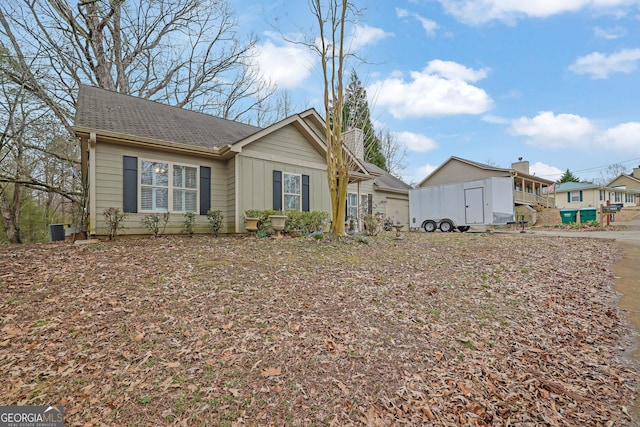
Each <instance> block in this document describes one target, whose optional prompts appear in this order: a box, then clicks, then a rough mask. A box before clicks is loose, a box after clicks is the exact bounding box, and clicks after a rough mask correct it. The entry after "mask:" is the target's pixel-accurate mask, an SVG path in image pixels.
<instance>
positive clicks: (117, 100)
mask: <svg viewBox="0 0 640 427" xmlns="http://www.w3.org/2000/svg"><path fill="white" fill-rule="evenodd" d="M74 129H75V131H76V135H77V136H78V137H79V138H80V142H81V148H82V174H83V180H84V182H85V185H87V187H88V190H89V191H88V198H89V203H88V207H89V230H88V231H89V234H91V235H106V234H107V230H106V226H105V224H104V218H103V212H104V211H105V209H107V208H110V207H114V208H120V209H122V210H123V211H125V212H127V214H128V217H127V219H126V220H125V222H124V228H123V230H122V234H147V233H148V231H147V230H146V229H145V228H144V227H143V226H142V225H141V223H140V220H141V219H142V218H143V217H144V215H146V214H150V213H158V212H170V219H169V224H168V227H167V230H166V233H180V231H181V230H182V226H183V223H184V213H185V212H195V213H197V214H198V215H197V219H196V227H195V232H207V231H208V223H207V218H206V213H207V211H208V210H209V209H213V210H221V211H222V213H223V215H224V224H223V228H222V230H221V232H224V233H236V232H244V231H245V229H244V212H245V211H246V210H248V209H275V210H284V211H290V210H292V211H326V212H330V211H331V204H330V198H329V194H328V185H327V172H326V170H327V166H326V157H325V155H326V145H325V142H324V121H323V119H322V117H320V115H319V114H318V113H317V112H316V111H315V110H307V111H304V112H302V113H300V114H295V115H293V116H291V117H288V118H286V119H284V120H282V121H280V122H278V123H275V124H273V125H271V126H269V127H267V128H259V127H255V126H250V125H246V124H242V123H238V122H234V121H230V120H225V119H222V118H218V117H213V116H210V115H207V114H202V113H197V112H193V111H189V110H184V109H181V108H177V107H171V106H167V105H164V104H160V103H157V102H153V101H149V100H145V99H141V98H136V97H132V96H128V95H123V94H119V93H117V92H112V91H108V90H104V89H99V88H95V87H91V86H86V85H81V86H80V89H79V92H78V100H77V106H76V117H75V123H74ZM353 164H354V173H353V179H352V180H351V181H350V182H352V183H351V184H350V189H353V190H351V191H355V193H356V194H357V199H358V201H359V202H360V203H361V201H362V200H363V196H366V197H367V198H368V197H369V194H371V196H370V197H371V199H372V202H373V201H376V200H378V201H382V200H388V199H393V197H391V196H394V195H396V193H394V191H395V190H389V189H387V188H386V187H385V186H378V187H376V180H378V179H381V178H382V177H383V176H384V174H379V173H378V171H375V170H374V169H373V168H371V166H369V165H365V163H364V162H362V161H360V160H357V159H355V160H354V162H353ZM368 169H371V170H372V171H373V173H370V172H369V170H368ZM407 194H408V192H407ZM399 195H400V196H402V194H401V192H400V193H399ZM407 206H408V202H407ZM359 209H360V207H359ZM406 222H408V213H407V218H406Z"/></svg>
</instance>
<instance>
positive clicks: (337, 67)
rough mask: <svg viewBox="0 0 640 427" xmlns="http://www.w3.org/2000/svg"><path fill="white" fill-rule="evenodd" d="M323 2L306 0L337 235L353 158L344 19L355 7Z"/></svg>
mask: <svg viewBox="0 0 640 427" xmlns="http://www.w3.org/2000/svg"><path fill="white" fill-rule="evenodd" d="M326 3H327V4H326V6H325V5H323V1H322V0H309V6H310V9H311V12H312V13H313V15H314V17H315V18H316V22H317V24H318V30H319V37H318V39H317V40H316V41H315V43H313V44H310V46H311V47H312V48H314V49H315V50H316V52H317V53H318V54H319V56H320V62H321V64H322V77H323V88H324V92H323V100H324V119H325V138H326V142H327V153H326V161H327V181H328V185H329V197H330V200H331V231H332V232H333V233H335V234H337V235H344V234H345V222H344V212H345V209H346V206H347V186H348V185H349V178H350V175H351V172H352V168H353V167H354V159H353V157H351V155H350V153H349V152H348V150H345V149H344V144H343V139H342V131H343V115H342V110H343V105H344V86H343V76H344V62H345V55H346V53H345V45H344V42H345V25H346V24H347V20H348V18H349V16H350V15H351V14H352V13H355V12H357V11H356V9H355V8H354V6H353V5H352V4H351V3H350V2H349V1H348V0H326ZM333 112H335V114H333Z"/></svg>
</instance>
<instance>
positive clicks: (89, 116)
mask: <svg viewBox="0 0 640 427" xmlns="http://www.w3.org/2000/svg"><path fill="white" fill-rule="evenodd" d="M75 126H76V127H81V128H86V129H92V130H95V131H100V130H102V131H107V132H112V133H117V134H122V135H129V136H134V137H143V138H150V139H154V140H160V141H167V142H174V143H180V144H186V145H194V146H198V147H204V148H214V147H219V146H224V145H228V144H233V143H235V142H238V141H241V140H242V139H244V138H246V137H248V136H249V135H252V134H254V133H256V132H258V131H260V129H261V128H259V127H256V126H251V125H247V124H244V123H239V122H234V121H231V120H226V119H222V118H220V117H214V116H210V115H208V114H204V113H198V112H195V111H190V110H186V109H182V108H178V107H172V106H169V105H165V104H161V103H159V102H155V101H149V100H146V99H142V98H136V97H134V96H129V95H124V94H121V93H117V92H112V91H109V90H105V89H100V88H96V87H92V86H87V85H80V89H79V91H78V102H77V106H76V117H75Z"/></svg>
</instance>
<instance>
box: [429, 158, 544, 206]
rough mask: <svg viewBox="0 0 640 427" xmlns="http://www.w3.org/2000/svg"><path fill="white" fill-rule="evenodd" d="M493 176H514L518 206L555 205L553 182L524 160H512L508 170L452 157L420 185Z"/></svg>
mask: <svg viewBox="0 0 640 427" xmlns="http://www.w3.org/2000/svg"><path fill="white" fill-rule="evenodd" d="M492 177H511V178H512V179H513V196H514V197H513V198H514V202H515V204H516V205H527V206H534V205H541V206H545V207H550V206H553V197H552V195H549V194H547V191H546V189H547V187H549V186H550V185H552V184H553V181H551V180H548V179H545V178H541V177H538V176H535V175H532V174H530V173H529V162H528V161H526V160H525V161H522V159H520V160H519V161H518V162H515V163H512V165H511V169H505V168H499V167H495V166H491V165H486V164H483V163H478V162H473V161H471V160H466V159H462V158H460V157H455V156H452V157H449V159H447V160H446V161H445V162H444V163H442V164H441V165H440V166H438V167H437V168H436V169H435V170H434V171H433V172H431V174H429V176H427V177H426V178H425V179H423V180H422V181H421V182H420V183H419V184H418V185H417V187H428V186H432V185H440V184H454V183H458V182H466V181H474V180H477V179H484V178H492Z"/></svg>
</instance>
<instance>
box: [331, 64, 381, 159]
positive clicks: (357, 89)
mask: <svg viewBox="0 0 640 427" xmlns="http://www.w3.org/2000/svg"><path fill="white" fill-rule="evenodd" d="M342 122H343V123H344V129H345V130H348V129H352V128H358V129H362V131H363V133H364V159H365V160H366V161H367V162H369V163H373V164H374V165H376V166H378V167H380V168H382V169H385V170H386V159H385V157H384V154H383V153H382V151H381V148H380V139H379V138H378V136H377V135H376V132H375V129H374V128H373V123H372V122H371V112H370V111H369V103H368V101H367V91H366V89H365V88H364V86H362V83H361V82H360V79H359V78H358V74H357V73H356V71H355V70H352V71H351V76H350V81H349V85H348V86H347V88H346V90H345V94H344V105H343V108H342Z"/></svg>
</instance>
